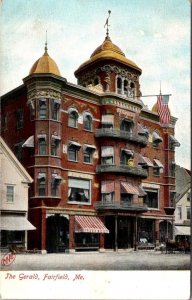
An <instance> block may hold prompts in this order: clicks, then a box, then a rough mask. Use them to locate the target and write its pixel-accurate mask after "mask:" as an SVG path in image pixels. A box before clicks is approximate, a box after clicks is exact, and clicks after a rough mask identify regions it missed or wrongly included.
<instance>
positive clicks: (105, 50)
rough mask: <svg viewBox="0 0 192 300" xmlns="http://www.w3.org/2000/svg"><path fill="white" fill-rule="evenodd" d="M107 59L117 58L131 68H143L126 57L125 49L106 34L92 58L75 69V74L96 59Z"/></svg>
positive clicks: (116, 59)
mask: <svg viewBox="0 0 192 300" xmlns="http://www.w3.org/2000/svg"><path fill="white" fill-rule="evenodd" d="M106 59H112V60H115V61H117V62H120V63H122V64H124V65H127V66H129V67H131V68H134V69H136V70H138V71H139V72H140V73H141V69H140V68H139V67H138V66H137V65H136V64H135V63H134V62H133V61H131V60H129V59H128V58H126V57H125V54H124V53H123V51H122V50H121V49H120V48H119V47H118V46H116V45H115V44H113V43H112V41H111V39H110V37H109V36H106V38H105V40H104V42H103V43H102V44H101V45H100V46H99V47H97V48H96V49H95V51H94V52H93V53H92V54H91V56H90V59H89V60H87V61H86V62H84V63H83V64H82V65H80V67H79V68H78V69H77V70H76V71H75V75H76V74H77V73H79V71H81V70H83V69H84V68H85V67H87V66H88V65H91V64H93V63H94V62H96V61H102V60H106Z"/></svg>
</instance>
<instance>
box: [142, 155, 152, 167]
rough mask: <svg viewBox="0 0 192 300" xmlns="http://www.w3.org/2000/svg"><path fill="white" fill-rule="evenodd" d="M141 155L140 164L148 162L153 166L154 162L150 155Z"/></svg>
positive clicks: (147, 163) (148, 164)
mask: <svg viewBox="0 0 192 300" xmlns="http://www.w3.org/2000/svg"><path fill="white" fill-rule="evenodd" d="M139 157H140V162H139V163H140V164H146V165H147V166H148V167H153V163H152V161H151V160H150V159H149V158H148V157H146V156H142V155H140V156H139Z"/></svg>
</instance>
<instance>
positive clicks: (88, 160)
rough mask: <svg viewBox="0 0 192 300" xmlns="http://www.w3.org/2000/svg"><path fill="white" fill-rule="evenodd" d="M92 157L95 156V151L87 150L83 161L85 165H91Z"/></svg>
mask: <svg viewBox="0 0 192 300" xmlns="http://www.w3.org/2000/svg"><path fill="white" fill-rule="evenodd" d="M92 156H93V151H92V150H91V149H88V148H86V149H85V150H84V152H83V161H84V162H85V163H88V164H91V163H92Z"/></svg>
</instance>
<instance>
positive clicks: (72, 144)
mask: <svg viewBox="0 0 192 300" xmlns="http://www.w3.org/2000/svg"><path fill="white" fill-rule="evenodd" d="M72 146H74V147H77V148H81V144H79V143H77V142H74V141H70V142H69V147H72Z"/></svg>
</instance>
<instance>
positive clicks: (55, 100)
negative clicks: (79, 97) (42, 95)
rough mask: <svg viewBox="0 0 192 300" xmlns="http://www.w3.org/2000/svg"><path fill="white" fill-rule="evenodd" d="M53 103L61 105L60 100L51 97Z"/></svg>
mask: <svg viewBox="0 0 192 300" xmlns="http://www.w3.org/2000/svg"><path fill="white" fill-rule="evenodd" d="M53 102H54V104H57V105H61V100H59V99H53Z"/></svg>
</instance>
